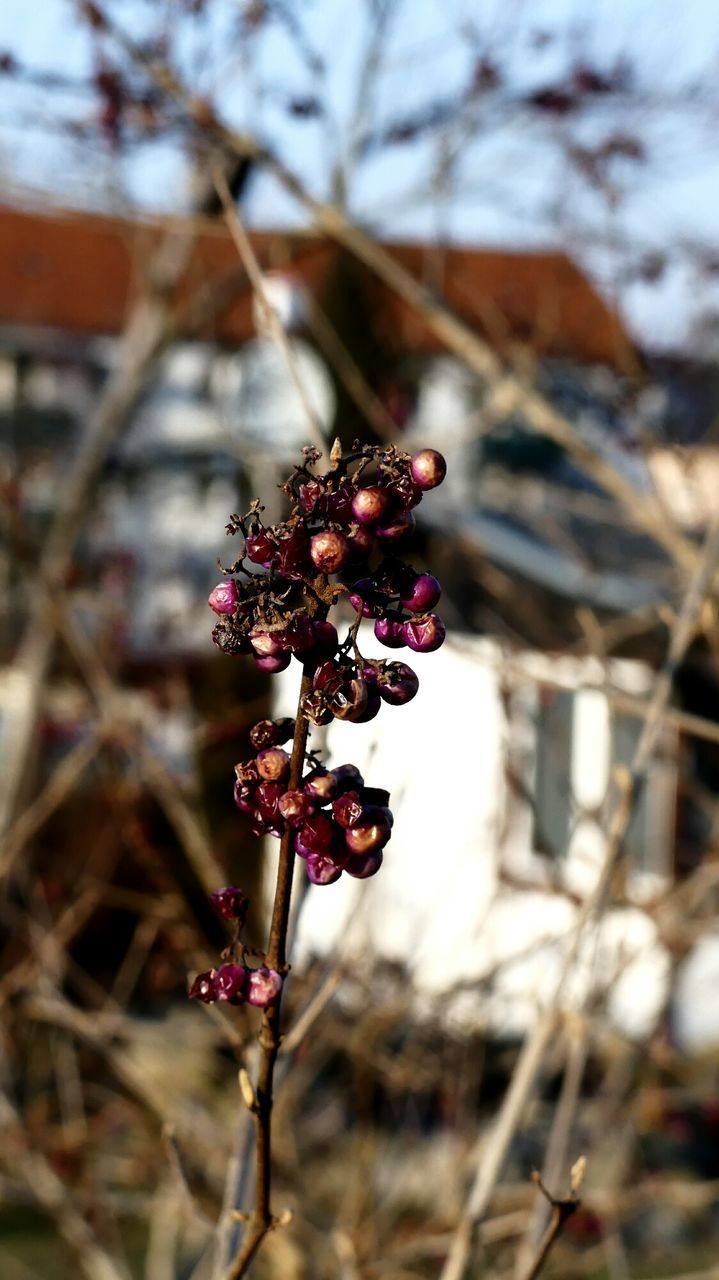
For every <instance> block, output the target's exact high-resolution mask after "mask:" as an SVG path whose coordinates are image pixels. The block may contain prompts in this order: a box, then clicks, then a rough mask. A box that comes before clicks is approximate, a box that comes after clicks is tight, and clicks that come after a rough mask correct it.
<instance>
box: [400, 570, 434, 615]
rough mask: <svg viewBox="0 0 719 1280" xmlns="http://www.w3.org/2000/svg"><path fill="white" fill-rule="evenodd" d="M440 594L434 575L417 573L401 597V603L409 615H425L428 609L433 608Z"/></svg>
mask: <svg viewBox="0 0 719 1280" xmlns="http://www.w3.org/2000/svg"><path fill="white" fill-rule="evenodd" d="M441 594H442V588H441V586H440V585H439V582H438V581H437V579H436V578H435V576H434V574H432V573H419V574H417V577H416V578H415V580H414V582H413V583H412V585H411V587H409V588H408V589H407V590H406V593H405V594H404V595H403V596H402V597H401V601H402V604H403V606H404V608H405V609H409V611H410V613H427V611H428V610H429V609H433V608H434V606H435V605H436V603H437V601H438V600H439V597H440V596H441Z"/></svg>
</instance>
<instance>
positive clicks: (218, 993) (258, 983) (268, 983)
mask: <svg viewBox="0 0 719 1280" xmlns="http://www.w3.org/2000/svg"><path fill="white" fill-rule="evenodd" d="M210 901H211V902H212V905H213V907H214V908H215V911H216V912H217V914H218V916H220V917H221V918H222V919H223V920H227V921H229V922H232V924H233V925H234V938H233V941H232V943H231V944H230V946H229V947H228V948H227V950H226V951H225V952H223V956H222V958H223V960H224V961H225V963H223V964H221V965H219V966H218V967H217V968H216V969H208V970H207V971H206V972H205V973H198V975H197V977H196V978H195V980H194V982H193V983H192V986H191V987H190V991H189V996H190V999H191V1000H201V1001H202V1003H203V1004H215V1002H217V1001H226V1002H227V1003H228V1004H252V1005H255V1006H256V1007H257V1008H258V1009H266V1008H267V1006H268V1005H270V1004H272V1002H273V1001H274V1000H276V999H277V997H278V995H279V993H280V991H281V990H282V975H281V974H280V973H278V972H277V970H276V969H268V968H266V967H265V966H264V965H263V966H261V967H259V968H251V967H250V966H249V965H247V964H245V963H244V961H245V959H246V958H247V955H248V951H247V948H246V947H245V946H244V945H243V943H242V927H243V925H244V923H245V917H246V916H247V908H248V907H249V905H250V904H249V901H248V899H247V898H246V896H245V894H244V893H243V892H242V889H238V888H237V887H236V886H235V885H229V886H228V887H227V888H226V889H218V890H217V892H216V893H213V894H211V895H210Z"/></svg>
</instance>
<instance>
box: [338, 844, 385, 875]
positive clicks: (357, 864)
mask: <svg viewBox="0 0 719 1280" xmlns="http://www.w3.org/2000/svg"><path fill="white" fill-rule="evenodd" d="M383 860H384V854H383V852H382V850H381V849H375V850H374V851H373V852H372V853H354V854H353V855H352V857H351V858H350V859H349V860H348V862H347V865H346V867H345V868H344V870H345V871H346V872H347V875H348V876H354V878H355V880H367V879H369V877H370V876H376V874H377V872H378V871H379V869H380V867H381V866H382V862H383Z"/></svg>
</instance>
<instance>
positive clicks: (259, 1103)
mask: <svg viewBox="0 0 719 1280" xmlns="http://www.w3.org/2000/svg"><path fill="white" fill-rule="evenodd" d="M311 687H312V680H311V677H310V676H307V675H305V676H303V677H302V684H301V685H300V693H299V699H298V703H297V718H296V720H295V733H294V738H293V741H292V755H291V758H290V776H289V782H288V784H287V786H288V789H289V790H296V789H297V788H298V787H299V785H300V782H301V780H302V769H303V766H304V760H305V751H306V748H307V734H308V730H309V722H308V720H307V717H306V716H304V715H303V714H302V701H303V699H304V697H305V694H307V693H309V691H310V689H311ZM294 862H295V833H294V830H293V829H292V827H289V826H287V827H286V828H285V831H284V834H283V836H282V840H281V842H280V859H279V866H278V868H277V883H276V885H275V899H274V903H273V906H272V920H271V923H270V939H269V945H268V947H267V964H268V966H269V968H271V969H277V970H279V972H280V973H284V971H285V968H286V966H287V926H288V923H289V916H290V899H291V897H292V875H293V872H294ZM281 1006H282V992H281V991H280V993H279V995H278V996H277V999H276V1000H275V1001H274V1002H273V1003H272V1004H271V1005H268V1007H267V1008H266V1009H265V1011H264V1013H263V1015H262V1027H261V1029H260V1036H259V1042H260V1065H259V1070H258V1073H257V1083H256V1086H255V1105H254V1108H253V1111H254V1119H255V1161H256V1168H255V1207H254V1209H253V1211H252V1217H251V1218H250V1221H249V1224H248V1226H247V1231H246V1232H245V1237H244V1240H243V1241H242V1244H241V1245H240V1248H239V1250H238V1252H237V1254H236V1256H235V1258H234V1259H233V1261H232V1262H231V1263H230V1266H229V1268H228V1270H227V1271H226V1273H225V1280H240V1277H241V1276H244V1275H245V1274H246V1272H247V1268H248V1267H249V1265H250V1262H251V1261H252V1259H253V1258H254V1256H255V1254H256V1252H257V1250H258V1249H259V1247H260V1245H261V1244H262V1241H263V1240H264V1238H265V1236H266V1235H267V1232H268V1231H269V1229H270V1227H271V1226H272V1223H273V1218H272V1213H271V1210H270V1194H271V1186H272V1086H273V1081H274V1074H275V1064H276V1062H277V1055H278V1053H279V1049H280V1043H281V1037H280V1013H281Z"/></svg>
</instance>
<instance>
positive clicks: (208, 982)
mask: <svg viewBox="0 0 719 1280" xmlns="http://www.w3.org/2000/svg"><path fill="white" fill-rule="evenodd" d="M187 995H188V999H190V1000H201V1001H202V1003H203V1004H214V1003H215V1000H216V999H217V991H216V989H215V970H214V969H208V970H207V972H206V973H198V975H197V977H196V978H195V980H194V982H193V983H192V986H191V987H190V990H189V991H188V993H187Z"/></svg>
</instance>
